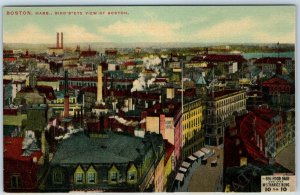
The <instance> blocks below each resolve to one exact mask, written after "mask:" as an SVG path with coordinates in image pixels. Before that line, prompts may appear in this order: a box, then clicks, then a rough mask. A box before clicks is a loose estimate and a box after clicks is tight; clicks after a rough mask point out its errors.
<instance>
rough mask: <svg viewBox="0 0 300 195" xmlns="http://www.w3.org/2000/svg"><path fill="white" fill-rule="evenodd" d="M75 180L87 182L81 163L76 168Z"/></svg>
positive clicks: (77, 182)
mask: <svg viewBox="0 0 300 195" xmlns="http://www.w3.org/2000/svg"><path fill="white" fill-rule="evenodd" d="M74 182H75V184H84V183H85V173H84V170H83V169H82V167H81V166H80V165H79V166H78V167H77V169H76V170H75V173H74Z"/></svg>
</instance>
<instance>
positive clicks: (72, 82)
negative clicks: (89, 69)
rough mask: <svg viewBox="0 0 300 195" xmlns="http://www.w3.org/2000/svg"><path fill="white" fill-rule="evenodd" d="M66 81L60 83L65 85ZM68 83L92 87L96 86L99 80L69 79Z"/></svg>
mask: <svg viewBox="0 0 300 195" xmlns="http://www.w3.org/2000/svg"><path fill="white" fill-rule="evenodd" d="M64 83H65V82H64V81H61V82H60V85H64ZM68 85H73V86H91V87H96V86H97V82H78V81H68Z"/></svg>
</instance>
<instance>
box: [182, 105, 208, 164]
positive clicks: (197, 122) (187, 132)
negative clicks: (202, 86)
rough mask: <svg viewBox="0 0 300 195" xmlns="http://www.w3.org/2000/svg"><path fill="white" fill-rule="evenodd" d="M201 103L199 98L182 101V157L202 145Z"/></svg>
mask: <svg viewBox="0 0 300 195" xmlns="http://www.w3.org/2000/svg"><path fill="white" fill-rule="evenodd" d="M202 121H203V105H202V101H201V99H196V100H194V101H191V102H188V103H184V105H183V115H182V128H183V133H182V156H183V159H185V158H186V157H188V156H189V155H191V154H193V153H194V152H195V151H197V150H199V149H200V148H201V147H203V146H204V132H203V128H202Z"/></svg>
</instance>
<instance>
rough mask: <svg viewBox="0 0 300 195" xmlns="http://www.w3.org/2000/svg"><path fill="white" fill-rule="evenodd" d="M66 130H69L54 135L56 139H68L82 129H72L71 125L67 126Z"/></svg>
mask: <svg viewBox="0 0 300 195" xmlns="http://www.w3.org/2000/svg"><path fill="white" fill-rule="evenodd" d="M68 130H69V132H68V133H66V134H64V135H60V136H58V137H55V139H56V140H60V139H68V138H70V137H71V135H72V134H75V133H77V132H79V131H83V129H82V128H79V129H74V128H73V127H68Z"/></svg>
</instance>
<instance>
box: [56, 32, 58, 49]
mask: <svg viewBox="0 0 300 195" xmlns="http://www.w3.org/2000/svg"><path fill="white" fill-rule="evenodd" d="M56 48H59V33H56Z"/></svg>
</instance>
